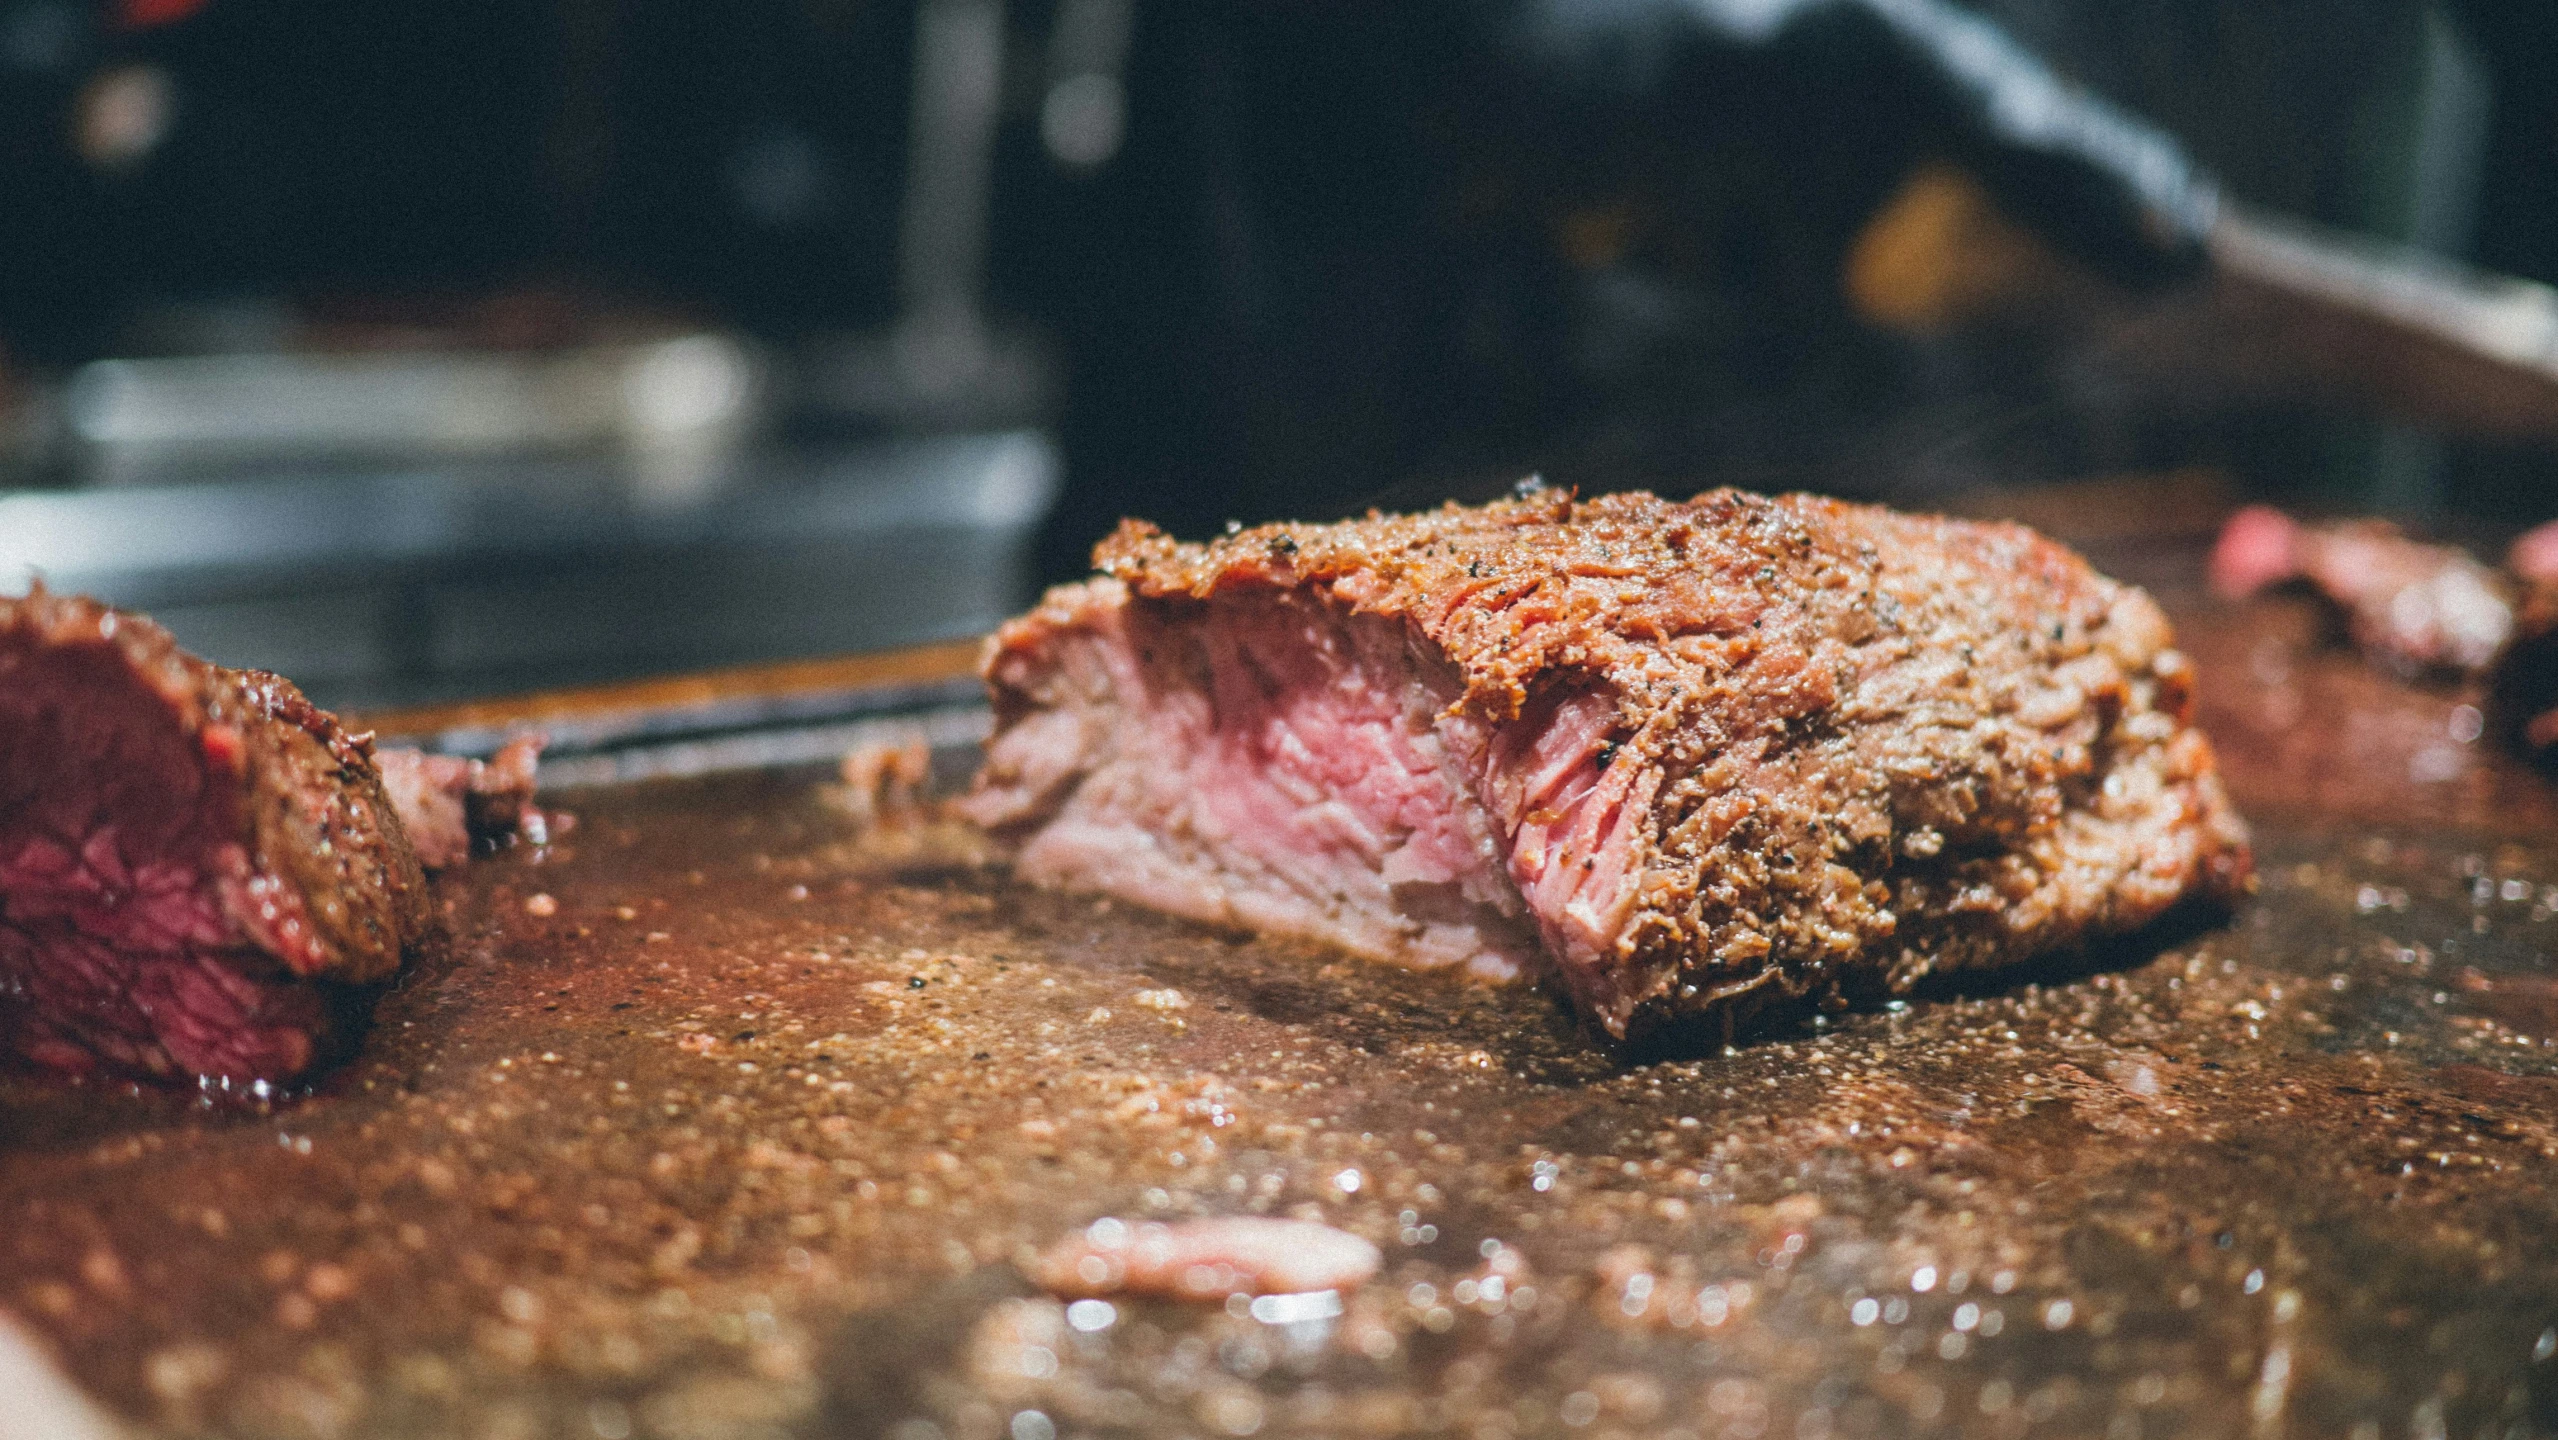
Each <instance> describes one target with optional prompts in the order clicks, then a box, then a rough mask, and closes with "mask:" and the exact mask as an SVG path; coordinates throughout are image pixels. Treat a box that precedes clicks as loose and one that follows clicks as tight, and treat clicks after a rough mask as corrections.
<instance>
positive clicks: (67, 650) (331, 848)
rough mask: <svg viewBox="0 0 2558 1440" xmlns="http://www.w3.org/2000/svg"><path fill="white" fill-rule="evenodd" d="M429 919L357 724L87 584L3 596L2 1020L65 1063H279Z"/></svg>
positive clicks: (304, 1056)
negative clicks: (236, 666) (102, 597)
mask: <svg viewBox="0 0 2558 1440" xmlns="http://www.w3.org/2000/svg"><path fill="white" fill-rule="evenodd" d="M428 921H429V915H428V897H427V892H426V883H425V878H424V876H423V874H422V873H421V871H420V870H419V867H418V861H417V857H416V855H415V853H414V852H413V851H412V850H411V848H410V845H409V842H408V840H407V839H406V837H405V836H404V834H403V833H402V830H401V828H400V825H399V822H398V820H397V819H396V818H395V817H394V816H393V815H392V813H391V811H390V806H389V802H388V800H387V798H386V796H385V795H384V792H383V789H382V783H381V778H380V775H379V773H378V772H377V770H376V768H375V765H374V762H373V758H372V751H371V744H370V740H369V738H364V737H354V736H349V735H348V734H346V733H345V732H344V731H343V730H342V729H341V728H340V727H339V726H338V724H337V721H336V719H335V718H334V717H332V716H331V715H330V714H328V712H326V711H324V710H321V709H319V708H317V707H315V706H313V705H312V704H311V703H310V702H309V701H308V700H306V699H305V698H303V696H302V693H301V692H300V691H299V690H297V689H295V688H294V687H293V685H292V684H291V682H289V681H286V680H283V679H281V678H279V677H277V676H274V675H268V674H263V673H259V672H253V671H236V670H226V669H223V668H221V667H219V666H215V665H210V664H207V663H206V662H204V661H202V660H199V659H196V658H195V657H193V656H190V655H188V654H186V653H185V652H183V651H181V650H180V649H179V648H178V646H177V644H176V642H175V641H173V640H172V639H171V638H170V637H169V635H168V633H167V632H166V631H164V630H162V629H160V627H158V626H157V625H154V624H152V623H151V622H150V621H148V620H144V619H142V618H140V617H138V616H133V615H126V614H120V613H118V612H116V611H113V610H110V609H108V608H106V607H105V606H102V605H99V604H97V603H96V602H94V601H90V600H86V599H81V598H77V597H66V596H56V595H51V594H47V593H45V592H43V591H41V590H39V591H37V592H36V593H34V594H33V595H30V596H28V597H27V598H25V599H20V600H8V599H0V1024H5V1028H6V1032H7V1038H8V1041H9V1043H10V1044H11V1046H12V1048H14V1049H16V1050H18V1051H19V1052H20V1053H22V1054H24V1055H27V1056H30V1057H32V1058H34V1059H36V1060H38V1061H39V1062H42V1063H45V1064H48V1065H52V1066H55V1067H57V1068H64V1069H74V1070H77V1069H87V1068H95V1067H98V1066H101V1065H103V1066H105V1067H107V1068H111V1069H120V1070H125V1071H128V1072H139V1073H144V1074H150V1075H161V1076H185V1075H205V1076H214V1077H220V1078H225V1079H235V1080H257V1079H265V1080H278V1079H286V1078H290V1077H291V1076H293V1075H295V1074H298V1073H300V1072H301V1071H303V1070H304V1069H305V1068H307V1067H308V1066H309V1065H310V1064H311V1063H312V1062H313V1061H314V1059H315V1058H317V1057H318V1056H319V1055H320V1054H321V1053H322V1052H323V1051H324V1050H325V1049H326V1048H327V1046H328V1044H329V1042H330V1040H331V1038H332V1037H331V1034H330V1031H331V1028H332V1025H333V1023H334V1020H335V1016H336V1012H337V1011H338V1010H339V1009H340V1008H341V1007H340V1006H339V1005H338V1004H337V1003H336V1001H337V1000H338V998H340V996H341V994H342V993H343V987H353V986H361V985H366V984H371V983H375V982H379V981H383V980H387V979H389V978H390V976H391V975H392V973H393V972H394V971H396V970H397V969H398V968H399V966H400V963H401V959H402V957H403V955H404V953H405V952H406V951H407V950H408V949H409V948H410V947H411V946H413V945H414V944H415V943H416V942H417V941H418V940H419V939H420V938H421V937H422V936H423V935H424V933H425V931H426V929H427V926H428Z"/></svg>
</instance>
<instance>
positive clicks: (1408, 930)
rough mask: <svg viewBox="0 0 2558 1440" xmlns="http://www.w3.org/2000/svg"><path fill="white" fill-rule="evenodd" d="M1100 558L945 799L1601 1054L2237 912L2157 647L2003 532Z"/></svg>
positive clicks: (1596, 503)
mask: <svg viewBox="0 0 2558 1440" xmlns="http://www.w3.org/2000/svg"><path fill="white" fill-rule="evenodd" d="M1097 559H1098V563H1099V565H1100V568H1101V569H1102V570H1103V571H1104V572H1105V573H1104V575H1103V576H1102V577H1100V578H1097V579H1094V580H1090V581H1087V582H1084V583H1082V584H1078V585H1070V586H1064V587H1061V588H1059V589H1057V590H1054V591H1051V592H1050V593H1049V595H1048V596H1047V598H1046V599H1045V600H1044V601H1043V602H1042V603H1041V604H1040V606H1039V607H1038V608H1037V609H1036V610H1034V611H1032V612H1031V613H1030V614H1028V615H1026V616H1024V617H1022V618H1020V619H1018V620H1015V621H1013V622H1012V623H1011V624H1009V625H1007V626H1005V627H1004V628H1003V629H1002V630H1001V631H1000V632H999V633H998V634H997V636H996V637H995V640H994V642H993V643H992V645H991V646H990V648H989V651H988V655H987V659H986V666H985V669H986V675H987V679H988V682H989V685H990V687H991V689H992V691H993V696H994V703H995V709H996V733H995V736H994V738H993V740H992V741H991V743H990V745H989V749H988V754H987V760H986V764H985V767H984V769H983V771H982V772H981V773H980V775H979V777H978V781H977V785H976V788H975V789H974V791H973V792H972V794H971V795H970V797H969V798H968V800H967V802H966V804H967V806H968V809H969V811H970V813H971V815H972V816H973V818H975V819H976V820H978V821H979V822H980V823H982V824H984V825H986V826H988V827H989V828H992V829H994V830H996V831H998V832H999V833H1004V834H1006V835H1008V836H1009V837H1011V838H1012V839H1014V840H1015V841H1016V842H1017V845H1018V850H1017V860H1016V864H1017V868H1018V870H1019V872H1020V873H1021V874H1022V875H1024V876H1025V877H1027V878H1029V879H1031V880H1033V881H1036V882H1038V883H1041V884H1048V885H1058V886H1065V887H1071V888H1081V889H1087V890H1096V891H1102V892H1105V893H1109V894H1113V895H1118V896H1122V897H1125V898H1127V899H1130V900H1134V901H1137V902H1139V903H1142V904H1145V905H1149V906H1153V907H1155V908H1158V909H1162V910H1166V911H1170V912H1172V913H1174V914H1179V915H1186V916H1190V917H1193V918H1197V919H1201V920H1206V921H1210V922H1214V923H1222V924H1232V925H1239V926H1245V927H1249V928H1252V929H1256V930H1262V931H1268V932H1274V933H1279V934H1286V935H1295V936H1302V937H1306V938H1311V939H1316V940H1322V941H1326V942H1329V943H1331V944H1334V945H1337V946H1340V947H1342V948H1344V949H1347V950H1351V951H1354V952H1357V953H1359V954H1363V955H1368V956H1373V957H1377V958H1381V959H1389V960H1396V961H1402V962H1406V963H1413V964H1420V965H1454V966H1463V967H1465V968H1466V969H1468V970H1470V971H1472V972H1474V973H1476V974H1479V975H1483V976H1486V977H1492V978H1506V977H1511V976H1517V975H1525V974H1551V975H1552V976H1553V977H1554V978H1556V979H1557V980H1559V981H1560V982H1561V984H1562V985H1563V987H1564V988H1565V989H1566V990H1567V991H1568V992H1569V993H1570V994H1571V995H1572V997H1573V999H1574V1000H1575V1001H1576V1002H1577V1003H1578V1005H1579V1006H1580V1007H1581V1009H1582V1011H1583V1012H1584V1013H1585V1014H1586V1015H1588V1016H1589V1017H1591V1018H1592V1019H1594V1020H1596V1021H1597V1022H1598V1023H1599V1024H1600V1025H1601V1026H1603V1027H1604V1028H1605V1029H1607V1030H1608V1031H1609V1032H1610V1033H1611V1034H1614V1035H1619V1036H1623V1035H1626V1034H1629V1033H1632V1032H1635V1031H1638V1030H1642V1029H1645V1028H1649V1027H1651V1026H1653V1025H1656V1024H1658V1023H1660V1022H1662V1021H1664V1020H1668V1019H1671V1018H1674V1017H1680V1016H1694V1015H1714V1014H1719V1015H1721V1016H1723V1017H1724V1018H1725V1019H1727V1020H1732V1021H1739V1020H1746V1019H1747V1018H1748V1017H1749V1016H1750V1015H1751V1014H1752V1013H1754V1012H1756V1011H1758V1010H1760V1009H1762V1008H1764V1007H1766V1006H1768V1005H1770V1004H1772V1003H1777V1002H1801V1001H1806V1000H1810V1001H1820V1002H1838V1001H1844V1000H1848V999H1853V998H1857V997H1859V996H1864V995H1875V994H1883V993H1891V992H1897V991H1902V990H1906V989H1907V988H1908V987H1909V986H1910V985H1912V984H1913V983H1915V982H1916V981H1917V980H1918V979H1920V978H1921V977H1923V976H1925V975H1927V974H1929V973H1931V972H1933V971H1940V970H1954V969H1968V968H1976V967H1985V966H1994V965H2001V964H2006V963H2009V962H2013V961H2016V960H2021V959H2024V958H2026V957H2029V956H2032V955H2035V954H2039V953H2043V952H2046V951H2051V950H2055V949H2060V948H2065V947H2070V946H2074V945H2078V944H2081V943H2083V942H2085V941H2087V940H2090V939H2092V938H2094V937H2097V936H2100V935H2105V934H2111V933H2117V932H2121V931H2126V930H2130V929H2133V928H2136V927H2138V926H2140V925H2142V924H2145V923H2147V922H2148V921H2150V920H2152V919H2154V918H2156V917H2158V916H2160V915H2161V914H2163V913H2165V912H2166V911H2168V910H2169V909H2171V908H2173V907H2174V906H2176V905H2177V904H2178V903H2179V902H2181V901H2184V900H2186V899H2188V898H2189V897H2191V898H2197V899H2208V900H2221V901H2225V900H2227V899H2228V898H2230V897H2232V896H2234V895H2236V894H2238V893H2240V892H2241V891H2242V890H2243V889H2244V888H2245V886H2246V884H2247V883H2248V875H2249V864H2250V862H2249V856H2248V850H2247V841H2246V835H2245V831H2244V829H2243V827H2242V826H2241V824H2240V823H2239V821H2238V819H2237V817H2236V816H2235V814H2234V813H2233V812H2232V811H2231V809H2230V807H2229V804H2228V801H2227V800H2226V798H2225V797H2224V795H2223V793H2222V789H2221V785H2220V780H2219V775H2218V772H2217V769H2216V765H2215V761H2214V759H2213V756H2212V752H2211V747H2210V745H2209V744H2208V743H2207V742H2206V741H2205V740H2204V739H2203V737H2202V736H2201V735H2200V734H2199V733H2197V732H2196V731H2195V730H2194V729H2193V728H2192V726H2191V724H2190V723H2189V720H2188V712H2189V707H2190V693H2189V691H2190V683H2191V682H2190V674H2191V672H2190V669H2189V667H2188V666H2187V664H2186V662H2185V661H2184V659H2183V657H2181V656H2180V655H2178V654H2177V653H2176V652H2175V651H2174V650H2173V649H2171V648H2169V647H2170V641H2171V638H2172V637H2171V636H2170V634H2169V631H2168V627H2167V623H2166V620H2165V618H2164V617H2163V616H2162V615H2161V614H2160V612H2159V610H2158V608H2157V606H2156V605H2154V604H2153V603H2152V602H2151V601H2150V599H2149V598H2148V596H2146V595H2144V594H2143V593H2141V592H2140V591H2139V590H2137V589H2133V588H2130V587H2127V586H2123V585H2119V584H2116V583H2115V582H2113V581H2110V580H2107V579H2105V578H2104V577H2102V576H2100V575H2097V574H2096V573H2095V572H2094V571H2092V570H2090V569H2089V568H2088V566H2087V565H2086V563H2085V562H2084V561H2082V560H2080V559H2079V558H2078V557H2077V556H2075V555H2073V554H2071V553H2070V552H2068V551H2067V550H2064V549H2062V548H2061V547H2059V546H2057V545H2054V544H2052V543H2051V542H2049V541H2047V540H2044V539H2043V538H2041V537H2040V536H2037V535H2035V534H2034V533H2032V532H2031V531H2028V530H2025V529H2022V528H2020V527H2017V526H2012V525H1985V524H1976V523H1967V522H1962V521H1953V520H1942V519H1931V518H1924V517H1916V516H1907V515H1900V514H1895V513H1893V512H1890V511H1886V510H1881V509H1877V508H1873V507H1869V506H1858V505H1849V504H1844V503H1840V502H1836V501H1829V500H1822V499H1817V498H1812V497H1807V496H1788V497H1784V498H1781V499H1769V498H1765V497H1761V496H1755V495H1748V494H1743V493H1740V492H1735V491H1718V492H1715V493H1713V494H1709V495H1706V496H1703V497H1700V498H1699V499H1697V500H1696V501H1693V502H1690V503H1687V504H1678V503H1672V502H1667V501H1663V500H1660V499H1657V498H1655V497H1653V496H1650V495H1642V494H1634V495H1620V496H1609V497H1605V498H1602V499H1597V500H1590V501H1579V500H1576V499H1574V498H1573V497H1571V496H1569V495H1562V494H1551V493H1549V494H1546V495H1542V496H1536V497H1531V498H1525V499H1522V500H1518V501H1505V502H1501V503H1498V504H1494V505H1489V506H1484V507H1480V508H1461V507H1457V506H1449V507H1447V508H1444V509H1441V510H1438V511H1435V512H1431V513H1427V514H1420V515H1412V516H1377V517H1371V518H1369V519H1367V520H1364V521H1357V522H1352V523H1349V524H1342V525H1331V526H1312V525H1277V526H1269V527H1265V528H1262V529H1258V530H1252V531H1246V532H1243V533H1241V534H1238V535H1234V536H1231V537H1228V538H1226V539H1223V540H1220V541H1217V542H1215V543H1213V544H1207V545H1191V544H1180V543H1176V542H1175V541H1173V540H1171V539H1169V538H1167V537H1165V536H1164V535H1162V534H1161V533H1160V532H1158V531H1156V530H1154V529H1152V528H1150V527H1148V526H1145V525H1142V524H1137V523H1133V522H1132V523H1130V524H1127V525H1124V526H1122V527H1121V529H1120V531H1119V532H1118V533H1117V534H1116V535H1114V536H1113V537H1111V538H1110V539H1109V540H1107V541H1105V542H1104V543H1103V544H1102V546H1101V548H1100V550H1099V551H1098V554H1097Z"/></svg>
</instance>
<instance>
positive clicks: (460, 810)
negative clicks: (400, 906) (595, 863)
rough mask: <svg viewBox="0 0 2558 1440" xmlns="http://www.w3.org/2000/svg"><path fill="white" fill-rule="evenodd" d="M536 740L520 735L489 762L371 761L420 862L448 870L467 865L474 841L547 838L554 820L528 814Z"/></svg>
mask: <svg viewBox="0 0 2558 1440" xmlns="http://www.w3.org/2000/svg"><path fill="white" fill-rule="evenodd" d="M545 743H546V741H545V739H544V737H542V736H540V735H518V736H516V737H515V738H514V739H511V740H509V741H507V742H506V743H505V744H504V745H502V746H500V747H498V752H497V754H495V755H494V756H491V757H490V758H489V759H487V760H471V759H466V758H464V757H462V756H459V755H429V754H426V753H424V752H423V751H418V750H409V749H388V750H384V751H382V752H380V754H379V755H378V756H377V757H376V759H377V762H378V763H379V765H380V766H381V770H382V784H383V788H384V789H386V790H387V791H388V792H389V793H390V797H391V805H392V807H393V808H394V809H396V810H397V811H398V812H399V816H400V822H401V824H402V825H403V826H404V827H405V828H406V829H407V831H408V835H409V843H410V844H412V845H414V846H415V847H416V848H417V856H418V861H419V863H421V864H423V865H424V866H426V868H427V869H429V870H449V869H451V868H452V867H454V866H456V865H459V864H461V863H462V862H463V861H465V860H468V859H470V858H471V845H472V842H474V841H478V842H481V843H484V844H486V843H496V842H500V841H504V840H507V839H513V838H519V837H520V838H522V839H524V840H527V841H529V842H531V843H533V844H536V845H539V844H541V843H543V842H544V841H546V840H547V839H549V838H550V836H549V832H550V829H551V822H552V817H551V816H548V815H545V814H543V813H542V812H541V811H540V810H538V809H536V808H534V805H533V792H534V780H535V772H536V771H537V770H538V768H539V767H540V764H541V758H542V747H543V745H544V744H545Z"/></svg>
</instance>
